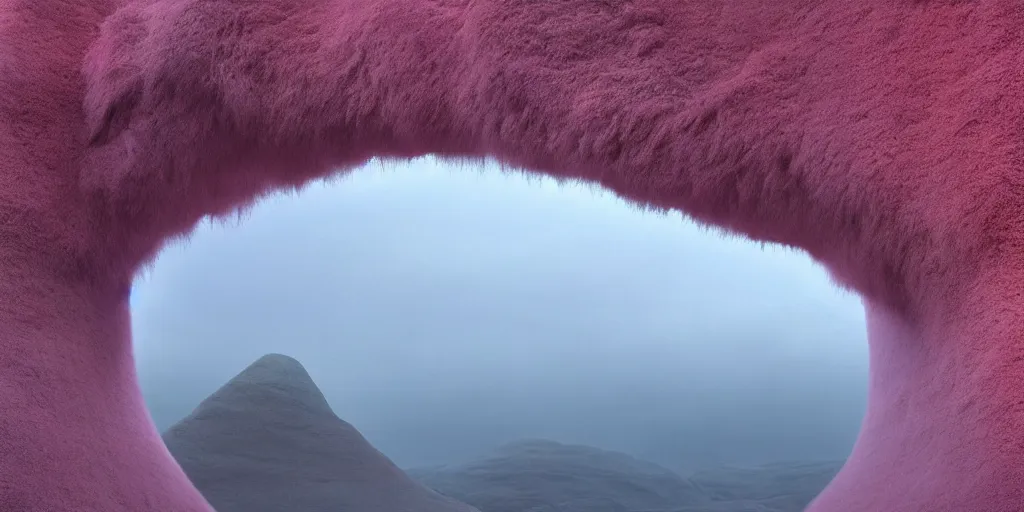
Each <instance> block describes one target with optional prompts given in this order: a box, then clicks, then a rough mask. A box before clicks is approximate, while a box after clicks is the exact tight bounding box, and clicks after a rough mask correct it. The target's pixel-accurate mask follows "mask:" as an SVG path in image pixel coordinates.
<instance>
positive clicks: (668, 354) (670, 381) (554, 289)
mask: <svg viewBox="0 0 1024 512" xmlns="http://www.w3.org/2000/svg"><path fill="white" fill-rule="evenodd" d="M387 167H388V168H387V169H384V168H383V167H381V166H378V165H377V164H371V165H368V166H366V167H365V168H363V169H358V170H356V171H354V172H353V173H352V174H350V175H348V176H346V177H345V178H344V179H342V180H339V181H337V182H331V183H328V184H317V185H313V186H311V187H310V188H307V189H305V190H303V191H301V192H300V193H298V194H288V195H278V196H274V197H272V198H270V199H268V200H264V201H262V202H261V203H260V204H259V205H258V206H257V207H256V208H255V209H253V210H251V211H250V212H248V213H247V214H246V215H245V219H244V222H241V223H234V222H227V223H216V224H209V223H206V224H204V225H203V226H202V227H201V228H200V229H199V230H198V231H197V232H196V233H195V234H193V235H192V236H191V237H189V240H188V241H187V242H186V243H182V244H175V245H174V246H172V247H170V248H167V249H165V250H164V252H163V255H162V256H161V257H160V258H159V259H158V260H157V262H156V264H155V267H154V268H153V269H152V270H151V271H148V272H146V273H145V274H144V276H143V277H142V278H141V279H140V280H139V281H138V282H137V283H136V286H135V288H134V290H133V296H132V302H133V308H132V309H133V320H134V328H133V336H134V339H135V344H136V352H135V353H136V360H137V364H138V368H139V373H140V381H141V383H142V387H143V391H144V393H145V394H146V397H147V403H148V405H149V408H150V412H151V413H152V414H153V416H154V418H155V421H156V424H157V426H158V428H160V429H161V430H164V429H166V428H168V427H169V426H170V425H171V424H172V423H173V422H176V421H178V420H180V419H181V418H182V417H184V416H185V415H186V414H188V413H189V412H190V411H191V410H192V408H193V407H194V406H195V405H196V404H197V403H198V402H199V401H200V400H201V399H203V398H205V397H206V396H207V395H209V394H210V393H212V392H213V391H214V390H216V389H217V388H218V387H219V386H221V385H222V384H223V383H224V382H226V381H227V380H228V379H230V378H231V377H232V376H233V375H234V374H235V373H237V372H238V370H239V369H240V368H243V367H245V366H246V365H248V364H249V363H250V362H252V361H254V360H256V359H257V358H258V357H260V356H261V355H263V354H266V353H270V352H278V353H285V354H289V355H292V356H294V357H296V358H298V359H299V360H300V361H302V362H303V364H304V365H305V366H306V368H307V370H308V371H309V372H310V374H311V375H312V376H313V378H314V379H315V380H316V382H317V383H318V385H319V386H320V388H321V390H322V391H323V392H324V394H325V395H326V397H327V399H328V400H329V401H330V402H331V404H332V405H333V407H334V409H335V412H336V413H338V414H339V415H340V416H341V417H342V418H343V419H345V420H347V421H349V422H351V423H352V424H353V425H355V426H356V427H357V428H359V429H360V431H361V432H362V433H363V434H364V435H365V436H367V438H368V439H369V440H370V441H371V442H372V443H374V444H375V446H377V447H378V448H379V449H381V450H382V451H383V452H384V453H385V454H386V455H388V456H389V457H390V458H392V460H394V461H395V462H396V463H398V464H399V465H400V466H402V467H404V468H416V467H422V466H433V465H438V464H455V463H460V462H464V461H466V460H468V459H472V458H475V457H478V456H480V455H482V454H484V453H487V452H490V451H491V450H493V449H494V448H496V447H498V446H500V445H504V444H506V443H509V442H513V441H518V440H520V439H529V438H547V439H553V440H556V441H559V442H563V443H570V444H584V445H589V446H593V447H597V448H601V449H606V450H615V451H620V452H625V453H628V454H631V455H634V456H638V457H640V458H642V459H646V460H650V461H653V462H655V463H658V464H661V465H663V466H665V467H668V468H670V469H672V470H674V471H676V472H678V473H680V474H681V475H684V476H688V475H689V474H690V473H691V472H693V471H701V470H713V469H717V468H718V467H720V466H726V465H739V466H755V465H761V464H767V463H775V462H782V463H807V462H815V463H816V462H832V463H836V462H838V463H841V461H842V460H843V459H845V457H846V456H847V454H848V453H849V450H850V448H851V447H852V444H853V441H854V439H855V437H856V434H857V431H858V429H859V427H860V421H861V416H862V414H863V408H864V398H865V392H866V378H867V344H866V342H865V339H864V336H865V329H864V323H863V308H862V306H861V304H860V300H859V299H858V298H857V297H856V296H854V295H853V294H851V293H850V292H847V291H843V290H840V289H839V288H838V287H837V286H835V285H834V284H833V283H832V282H831V281H830V279H829V277H828V276H827V275H826V273H825V272H824V271H823V269H821V268H820V267H819V266H818V265H817V264H815V263H813V262H812V261H811V260H810V258H808V257H807V256H806V255H804V254H802V253H799V252H797V251H794V250H787V249H783V248H781V247H776V246H770V245H769V246H762V245H760V244H756V243H753V242H750V241H748V240H744V239H742V238H738V237H734V236H725V235H724V234H722V233H721V232H718V231H715V230H709V229H707V228H702V227H699V226H697V225H696V224H694V223H693V222H692V221H689V220H686V219H685V218H684V217H682V216H680V215H678V214H665V213H660V212H651V211H646V212H645V211H641V210H639V209H637V208H636V207H634V206H632V205H629V204H626V203H625V202H623V201H622V200H620V199H618V198H616V197H615V196H614V195H612V194H610V193H607V192H605V191H601V190H598V189H593V188H588V187H584V186H579V185H575V184H571V183H563V184H558V183H556V182H554V180H551V179H548V178H527V177H525V176H523V175H521V174H507V173H502V172H500V171H499V170H498V169H497V167H496V166H494V165H493V164H484V165H482V166H480V167H476V166H466V165H460V166H452V165H449V164H446V163H444V162H440V161H437V160H436V159H433V158H423V159H417V160H413V161H411V162H408V163H402V164H397V165H389V166H387ZM825 478H827V476H826V477H825ZM820 490H821V489H820V488H817V489H808V490H806V492H807V493H809V495H808V496H807V499H810V498H811V497H813V495H814V494H816V493H817V492H818V491H820ZM678 505H679V506H683V505H690V503H678Z"/></svg>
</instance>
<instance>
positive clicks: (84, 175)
mask: <svg viewBox="0 0 1024 512" xmlns="http://www.w3.org/2000/svg"><path fill="white" fill-rule="evenodd" d="M1022 26H1024V4H1021V3H1020V2H1018V1H1017V0H974V1H956V0H944V1H943V0H934V1H914V0H865V1H861V2H847V1H842V0H782V1H767V0H740V1H733V2H727V1H721V0H708V1H692V2H680V1H678V0H632V1H630V0H557V1H555V0H126V1H124V0H118V1H114V0H68V1H56V0H54V1H45V0H0V404H2V407H3V409H2V410H3V412H2V414H0V509H2V510H12V511H15V510H16V511H30V512H43V511H47V512H48V511H53V510H75V511H103V512H120V511H124V512H129V511H130V512H136V511H143V510H156V511H161V512H164V511H166V512H172V511H174V512H176V511H182V512H201V511H207V510H208V507H207V505H206V504H205V503H204V502H203V500H202V498H201V497H200V496H199V495H198V494H197V493H196V491H195V490H194V489H193V488H192V486H191V485H190V484H189V483H188V481H187V479H186V478H185V477H184V476H183V474H182V473H181V471H180V469H179V468H178V467H177V465H176V464H175V463H174V461H173V460H172V459H171V457H170V456H169V455H168V454H167V452H166V450H165V449H164V447H163V445H162V444H161V442H160V439H159V437H158V435H157V432H156V430H155V429H154V427H153V425H152V423H151V422H150V420H149V417H148V415H147V413H146V410H145V407H144V404H143V402H142V399H141V396H140V394H139V390H138V386H137V384H136V379H135V374H134V367H133V362H132V358H131V347H130V332H129V319H128V315H129V312H128V307H127V290H128V288H129V286H130V283H131V280H132V278H133V275H134V274H135V272H136V270H137V269H138V268H139V267H140V265H143V264H144V263H145V262H147V261H148V260H149V259H151V258H152V257H153V255H154V254H155V253H156V252H157V251H158V250H159V248H160V247H161V245H162V244H163V243H165V242H166V241H167V240H168V239H169V238H172V237H175V236H180V235H182V234H185V233H187V232H188V231H189V230H191V229H192V227H193V226H194V225H195V224H196V222H197V221H198V220H199V219H201V218H202V217H203V216H206V215H219V214H223V213H227V212H230V211H232V210H233V209H236V208H239V207H243V206H245V205H248V204H251V203H252V202H253V201H254V200H255V199H256V198H257V197H258V196H260V195H261V194H264V193H266V192H269V191H273V190H278V189H281V188H286V187H298V186H301V185H302V184H304V183H306V182H308V181H309V180H311V179H313V178H316V177H322V176H326V175H328V174H331V173H335V172H341V170H344V169H350V168H352V167H354V166H357V165H359V164H361V163H363V162H365V161H366V160H367V159H369V158H372V157H397V158H406V157H412V156H417V155H422V154H426V153H435V154H440V155H445V156H449V157H454V158H466V157H468V158H477V157H485V156H486V157H494V158H497V159H499V160H501V161H502V162H505V163H507V164H511V165H514V166H521V167H526V168H530V169H534V170H536V171H538V172H543V173H546V174H549V175H553V176H558V177H565V178H578V179H582V180H586V181H589V182H596V183H600V184H601V185H603V186H605V187H607V188H609V189H611V190H613V191H615V192H616V193H618V194H619V195H621V196H623V197H626V198H629V199H631V200H634V201H637V202H640V203H644V204H647V205H653V206H657V207H662V208H670V209H678V210H681V211H683V212H685V213H686V214H688V215H690V216H691V217H693V218H695V219H698V220H699V221H702V222H705V223H708V224H713V225H716V226H720V227H722V228H724V229H727V230H729V231H732V232H736V233H741V234H743V235H746V236H748V237H750V238H753V239H756V240H764V241H772V242H778V243H782V244H787V245H791V246H796V247H800V248H802V249H804V250H806V251H807V252H809V253H810V254H811V255H812V256H813V257H815V258H816V259H817V260H819V261H821V262H822V263H824V264H825V265H826V266H827V267H828V268H829V269H830V270H831V272H832V273H833V275H834V276H835V278H836V280H837V281H838V282H840V283H842V284H843V285H844V286H847V287H850V288H852V289H854V290H856V291H857V292H859V293H860V294H861V295H862V296H863V297H864V302H865V305H866V310H867V317H868V328H869V340H870V345H871V346H870V353H871V379H870V392H869V410H868V411H867V415H866V418H865V421H864V425H863V428H862V432H861V435H860V437H859V439H858V441H857V443H856V446H855V448H854V451H853V453H852V455H851V457H850V459H849V461H848V462H847V464H846V466H845V467H844V469H843V470H842V471H841V472H840V474H839V475H838V476H837V477H836V479H835V481H834V482H833V483H832V484H831V485H830V486H829V487H828V488H827V489H826V490H825V491H824V492H823V493H822V495H821V496H820V497H819V498H818V499H817V500H816V501H815V502H814V503H813V504H812V505H811V507H810V510H812V511H814V512H877V511H887V512H919V511H934V512H941V511H958V512H959V511H990V512H1001V511H1017V510H1022V509H1024V505H1022V504H1024V468H1022V466H1024V334H1022V332H1024V297H1022V295H1021V294H1022V292H1021V290H1022V288H1024V285H1022V283H1024V258H1022V257H1021V256H1022V253H1024V229H1022V228H1024V137H1022V134H1024V129H1022V128H1024V115H1022V114H1024V112H1022V110H1024V80H1022V76H1021V73H1022V66H1021V64H1022V62H1024V35H1022V32H1021V27H1022ZM83 106H84V107H83ZM342 220H343V219H342Z"/></svg>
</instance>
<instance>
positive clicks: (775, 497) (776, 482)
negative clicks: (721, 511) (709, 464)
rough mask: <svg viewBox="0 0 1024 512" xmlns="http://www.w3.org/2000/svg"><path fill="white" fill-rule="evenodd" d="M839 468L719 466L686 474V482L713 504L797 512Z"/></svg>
mask: <svg viewBox="0 0 1024 512" xmlns="http://www.w3.org/2000/svg"><path fill="white" fill-rule="evenodd" d="M842 465H843V463H842V462H838V461H837V462H812V463H797V462H791V463H775V464H765V465H762V466H755V467H747V468H737V467H731V468H730V467H723V468H715V469H711V470H704V471H698V472H696V473H694V474H692V475H690V480H692V481H693V482H694V483H696V484H698V485H700V486H701V488H703V489H705V490H706V491H707V492H708V493H709V494H710V496H711V498H712V499H713V500H715V501H719V502H721V501H732V502H748V503H757V504H761V505H765V506H770V507H772V508H769V509H767V510H768V511H770V512H776V511H778V512H799V511H802V510H803V509H804V508H805V507H806V506H807V505H808V504H809V503H810V502H811V500H813V499H814V497H815V496H817V495H818V493H820V492H821V490H822V489H824V488H825V486H826V485H828V483H829V482H830V481H831V480H832V477H834V476H835V475H836V473H838V472H839V469H840V468H841V467H842ZM750 510H752V511H758V509H750ZM729 512H732V511H729ZM736 512H741V511H736Z"/></svg>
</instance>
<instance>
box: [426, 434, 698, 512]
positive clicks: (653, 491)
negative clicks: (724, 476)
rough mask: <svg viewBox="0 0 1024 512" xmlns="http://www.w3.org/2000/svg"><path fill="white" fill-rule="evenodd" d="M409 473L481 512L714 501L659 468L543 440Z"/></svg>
mask: <svg viewBox="0 0 1024 512" xmlns="http://www.w3.org/2000/svg"><path fill="white" fill-rule="evenodd" d="M409 474H410V476H412V477H413V478H416V479H419V480H420V481H421V482H423V483H424V484H426V485H427V486H429V487H431V488H433V489H435V490H437V491H439V492H441V493H444V494H446V495H448V496H452V497H453V498H456V499H458V500H460V501H463V502H466V503H469V504H470V505H473V506H475V507H477V508H479V509H480V510H481V511H482V512H634V511H639V510H669V509H674V508H679V507H680V506H683V505H704V504H708V503H709V502H710V498H709V497H708V495H707V493H706V492H705V491H704V490H703V489H701V488H700V486H699V485H697V484H695V483H693V482H691V481H689V480H686V479H684V478H682V477H680V476H679V475H677V474H675V473H673V472H672V471H670V470H668V469H665V468H663V467H661V466H658V465H657V464H654V463H651V462H646V461H642V460H639V459H636V458H633V457H630V456H628V455H625V454H622V453H617V452H611V451H606V450H601V449H598V448H591V447H588V446H576V445H566V444H561V443H557V442H554V441H544V440H529V441H521V442H516V443H512V444H508V445H505V446H502V447H501V448H499V449H498V450H496V451H494V452H493V453H491V454H489V455H487V456H485V457H483V458H481V459H479V460H476V461H473V462H470V463H467V464H462V465H454V466H440V467H433V468H421V469H411V470H409Z"/></svg>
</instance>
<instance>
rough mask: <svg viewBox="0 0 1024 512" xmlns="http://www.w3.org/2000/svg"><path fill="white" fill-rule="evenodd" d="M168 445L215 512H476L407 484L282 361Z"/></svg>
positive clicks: (226, 390) (170, 435)
mask: <svg viewBox="0 0 1024 512" xmlns="http://www.w3.org/2000/svg"><path fill="white" fill-rule="evenodd" d="M164 442H165V443H166V444H167V448H168V450H170V452H171V454H172V455H174V457H175V458H176V459H177V460H178V463H179V464H181V467H182V468H183V469H184V470H185V473H186V474H187V475H188V477H189V479H191V480H192V483H193V484H195V486H196V487H197V488H198V489H199V491H200V492H201V493H202V494H203V496H205V497H206V499H207V500H208V501H209V502H210V504H211V505H213V507H214V508H215V509H216V510H217V511H218V512H272V511H273V512H276V511H280V510H301V511H303V512H321V511H322V512H328V511H330V512H336V511H339V510H345V511H351V512H405V511H407V510H415V511H416V512H477V511H476V510H475V509H473V508H472V507H470V506H468V505H464V504H462V503H459V502H456V501H453V500H451V499H449V498H446V497H444V496H441V495H440V494H437V493H436V492H434V491H431V490H429V489H427V488H426V487H423V486H422V485H420V484H418V483H416V482H414V481H413V480H411V479H410V478H409V477H408V476H407V475H406V474H405V473H404V472H403V471H402V470H401V469H399V468H398V467H397V466H395V465H394V463H392V462H391V461H390V460H389V459H388V458H387V457H385V456H384V455H383V454H382V453H380V452H379V451H377V450H376V449H375V448H374V447H373V446H371V445H370V443H369V442H368V441H367V440H366V439H365V438H364V437H363V436H362V434H360V433H359V431H357V430H356V429H355V427H353V426H352V425H350V424H348V423H346V422H344V421H342V420H341V419H339V418H338V417H337V416H336V415H335V414H334V412H333V411H332V410H331V408H330V406H329V405H328V403H327V400H326V399H325V398H324V395H323V393H321V392H320V389H319V388H318V387H317V386H316V384H315V383H314V382H313V379H312V378H311V377H310V376H309V374H308V373H307V372H306V369H305V368H303V367H302V364H300V363H299V362H298V361H296V360H295V359H293V358H291V357H288V356H285V355H281V354H268V355H266V356H263V357H261V358H260V359H259V360H257V361H256V362H254V363H253V364H251V365H249V367H248V368H246V369H245V370H243V371H242V372H241V373H239V374H238V375H237V376H235V378H233V379H231V380H230V381H228V383H227V384H225V385H224V386H222V387H221V388H220V389H219V390H217V391H216V392H215V393H213V394H212V395H210V397H209V398H207V399H206V400H203V402H202V403H200V404H199V406H198V407H196V409H195V410H194V411H193V412H192V414H190V415H189V416H188V417H186V418H185V419H183V420H181V421H180V422H178V423H177V424H175V425H174V426H172V427H171V428H170V429H169V430H168V431H167V432H166V433H165V434H164Z"/></svg>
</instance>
